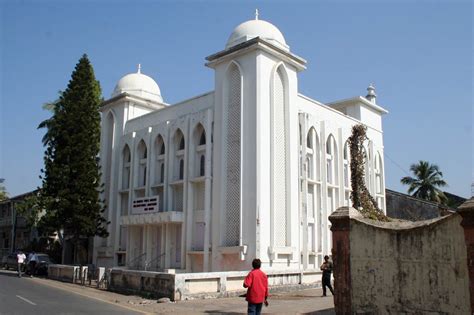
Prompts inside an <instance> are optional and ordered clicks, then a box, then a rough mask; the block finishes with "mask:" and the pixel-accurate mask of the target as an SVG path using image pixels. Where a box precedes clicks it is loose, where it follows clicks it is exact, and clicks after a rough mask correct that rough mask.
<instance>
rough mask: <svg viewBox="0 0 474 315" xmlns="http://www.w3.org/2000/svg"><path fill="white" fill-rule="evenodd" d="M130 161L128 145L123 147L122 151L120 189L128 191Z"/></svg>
mask: <svg viewBox="0 0 474 315" xmlns="http://www.w3.org/2000/svg"><path fill="white" fill-rule="evenodd" d="M130 160H131V154H130V148H129V147H128V145H125V147H124V148H123V151H122V161H123V169H122V189H128V188H129V187H130Z"/></svg>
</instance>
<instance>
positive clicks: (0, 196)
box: [0, 178, 8, 201]
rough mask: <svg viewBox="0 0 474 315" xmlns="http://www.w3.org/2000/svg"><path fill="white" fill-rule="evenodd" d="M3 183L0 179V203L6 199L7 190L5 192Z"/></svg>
mask: <svg viewBox="0 0 474 315" xmlns="http://www.w3.org/2000/svg"><path fill="white" fill-rule="evenodd" d="M4 181H5V179H3V178H0V201H3V200H6V199H8V193H7V190H6V188H5V186H4V185H3V182H4Z"/></svg>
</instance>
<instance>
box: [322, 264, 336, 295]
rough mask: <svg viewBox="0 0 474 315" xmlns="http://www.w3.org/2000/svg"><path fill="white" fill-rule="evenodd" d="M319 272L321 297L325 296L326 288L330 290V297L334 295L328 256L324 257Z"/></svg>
mask: <svg viewBox="0 0 474 315" xmlns="http://www.w3.org/2000/svg"><path fill="white" fill-rule="evenodd" d="M321 270H322V271H323V279H322V280H323V281H322V282H323V284H322V285H323V296H326V287H328V288H329V290H331V293H332V295H334V290H333V288H332V285H331V273H332V262H331V261H329V256H328V255H326V256H324V262H323V264H322V265H321Z"/></svg>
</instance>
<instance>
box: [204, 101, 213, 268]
mask: <svg viewBox="0 0 474 315" xmlns="http://www.w3.org/2000/svg"><path fill="white" fill-rule="evenodd" d="M212 115H213V112H212V110H210V109H208V110H207V117H206V161H205V163H206V164H205V169H204V170H205V178H206V179H205V183H204V185H205V186H204V194H205V195H204V224H205V226H204V257H203V270H202V271H203V272H208V271H209V246H210V240H211V189H212V182H211V174H212V173H211V167H212V163H211V161H212V156H211V153H212V150H211V149H212V148H211V145H212V141H211V140H212Z"/></svg>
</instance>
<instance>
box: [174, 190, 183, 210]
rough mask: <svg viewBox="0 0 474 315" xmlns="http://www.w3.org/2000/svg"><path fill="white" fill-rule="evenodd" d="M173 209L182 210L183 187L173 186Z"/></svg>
mask: <svg viewBox="0 0 474 315" xmlns="http://www.w3.org/2000/svg"><path fill="white" fill-rule="evenodd" d="M174 205H175V208H174V211H183V187H182V186H178V185H177V186H175V187H174Z"/></svg>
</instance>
